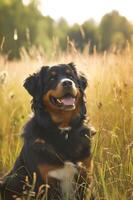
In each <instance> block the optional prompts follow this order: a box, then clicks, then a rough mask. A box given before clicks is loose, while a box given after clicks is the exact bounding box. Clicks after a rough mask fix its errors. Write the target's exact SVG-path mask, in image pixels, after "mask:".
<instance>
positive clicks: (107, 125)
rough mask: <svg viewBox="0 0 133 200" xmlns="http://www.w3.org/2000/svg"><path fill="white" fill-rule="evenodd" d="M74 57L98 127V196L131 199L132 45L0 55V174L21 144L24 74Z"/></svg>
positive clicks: (26, 103)
mask: <svg viewBox="0 0 133 200" xmlns="http://www.w3.org/2000/svg"><path fill="white" fill-rule="evenodd" d="M71 61H73V62H75V63H76V65H77V66H78V68H79V70H81V71H83V72H84V73H85V74H86V76H87V77H88V82H89V86H88V89H87V91H86V94H87V108H88V115H89V116H90V120H91V123H92V124H93V125H94V126H95V128H96V129H97V134H96V136H95V137H94V139H93V155H94V185H95V194H96V199H99V200H104V199H106V200H132V199H133V51H132V50H131V49H129V48H127V49H126V50H125V51H124V52H123V53H121V54H119V53H117V54H114V53H111V52H110V53H106V52H105V53H104V54H102V55H99V54H97V53H96V52H94V54H93V55H91V56H90V55H88V53H87V52H86V51H84V52H83V54H80V53H79V52H78V51H77V50H76V49H75V48H74V47H73V49H72V48H71V49H69V52H67V53H66V54H63V53H62V54H59V55H56V54H55V56H53V57H52V59H49V60H48V59H47V58H46V57H45V56H42V57H37V59H33V58H32V60H31V59H30V58H29V57H27V56H24V57H23V59H22V60H21V61H19V62H17V61H16V62H15V61H14V62H8V61H5V59H4V58H3V57H0V124H1V126H0V174H1V175H3V174H4V173H6V172H7V171H8V170H10V169H11V167H12V165H13V163H14V161H15V159H16V157H17V155H18V153H19V151H20V148H21V144H22V141H21V138H20V133H21V131H22V127H23V125H24V124H25V122H26V120H27V119H28V116H29V114H30V112H31V110H30V97H29V95H28V94H27V92H26V91H25V90H24V89H23V87H22V84H23V80H24V79H25V77H26V76H27V75H28V74H29V73H32V72H33V71H36V70H37V69H38V67H39V66H41V65H42V64H44V65H53V64H57V63H68V62H71Z"/></svg>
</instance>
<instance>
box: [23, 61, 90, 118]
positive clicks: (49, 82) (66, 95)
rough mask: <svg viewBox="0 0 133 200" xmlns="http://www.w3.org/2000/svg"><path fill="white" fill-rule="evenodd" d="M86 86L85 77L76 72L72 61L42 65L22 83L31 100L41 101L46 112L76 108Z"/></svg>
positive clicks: (67, 110)
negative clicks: (55, 64) (49, 65)
mask: <svg viewBox="0 0 133 200" xmlns="http://www.w3.org/2000/svg"><path fill="white" fill-rule="evenodd" d="M86 86H87V80H86V78H85V77H84V76H83V75H81V74H80V75H79V74H78V72H77V70H76V68H75V65H74V64H73V63H69V64H60V65H57V66H52V67H48V66H45V67H42V68H41V70H40V71H39V72H38V73H35V74H33V75H31V76H29V77H28V78H27V79H26V80H25V83H24V87H25V88H26V89H27V90H28V92H29V93H30V95H32V97H33V102H34V101H41V103H42V105H43V106H44V108H45V109H46V110H47V111H48V112H50V113H52V112H54V113H55V112H56V113H57V114H59V113H60V112H63V113H64V112H67V113H68V112H70V111H71V112H72V111H75V110H76V109H78V108H79V107H80V106H81V104H83V98H84V90H85V88H86ZM62 117H63V116H62Z"/></svg>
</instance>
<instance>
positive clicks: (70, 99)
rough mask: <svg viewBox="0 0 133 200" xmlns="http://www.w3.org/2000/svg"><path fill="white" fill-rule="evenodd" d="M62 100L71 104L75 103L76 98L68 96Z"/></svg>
mask: <svg viewBox="0 0 133 200" xmlns="http://www.w3.org/2000/svg"><path fill="white" fill-rule="evenodd" d="M61 102H62V103H63V104H64V105H65V106H71V105H73V104H74V103H75V98H72V97H67V98H64V99H61Z"/></svg>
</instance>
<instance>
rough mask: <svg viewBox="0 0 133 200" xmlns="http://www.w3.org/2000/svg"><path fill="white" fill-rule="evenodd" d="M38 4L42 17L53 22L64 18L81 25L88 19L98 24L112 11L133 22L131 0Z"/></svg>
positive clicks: (67, 0) (66, 0) (42, 0)
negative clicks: (46, 17) (47, 16)
mask: <svg viewBox="0 0 133 200" xmlns="http://www.w3.org/2000/svg"><path fill="white" fill-rule="evenodd" d="M23 1H28V0H23ZM40 4H41V6H40V9H41V12H42V13H43V14H44V15H49V16H51V17H52V18H53V19H55V20H58V19H59V18H60V17H64V18H65V19H66V20H67V21H68V22H69V23H70V24H73V23H75V22H78V23H82V22H84V21H85V20H87V19H90V18H93V19H94V20H95V21H96V22H99V21H100V20H101V17H102V16H103V15H104V14H106V13H108V12H111V11H112V10H118V11H119V13H120V14H121V15H123V16H125V17H127V19H128V20H129V21H132V22H133V1H132V0H40Z"/></svg>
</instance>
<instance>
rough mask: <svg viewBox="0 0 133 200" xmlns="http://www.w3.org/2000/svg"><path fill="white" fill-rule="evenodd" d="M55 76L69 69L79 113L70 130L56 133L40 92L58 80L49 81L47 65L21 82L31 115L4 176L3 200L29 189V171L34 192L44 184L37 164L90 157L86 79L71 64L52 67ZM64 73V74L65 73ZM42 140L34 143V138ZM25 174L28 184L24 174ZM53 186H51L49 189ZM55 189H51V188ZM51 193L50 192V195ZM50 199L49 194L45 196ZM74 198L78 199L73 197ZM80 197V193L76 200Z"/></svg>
mask: <svg viewBox="0 0 133 200" xmlns="http://www.w3.org/2000/svg"><path fill="white" fill-rule="evenodd" d="M54 68H55V69H56V70H57V71H58V74H59V77H64V69H67V68H68V69H70V70H71V71H72V76H73V81H74V82H75V84H76V87H78V88H79V90H80V92H81V95H82V101H81V105H80V115H79V116H78V117H76V118H75V119H73V120H72V121H71V122H70V126H71V130H70V131H69V132H68V133H66V134H67V135H68V139H67V140H66V139H65V134H61V133H60V129H59V127H58V124H55V123H54V122H53V121H52V119H51V116H50V114H49V112H48V111H47V109H46V108H45V107H44V105H43V102H42V95H44V94H45V93H46V92H47V91H48V90H49V89H51V88H52V89H54V88H55V87H56V85H57V83H58V81H59V80H57V79H56V80H54V81H53V82H52V83H51V82H50V81H49V70H50V69H51V68H50V67H48V66H46V67H42V68H41V70H40V71H39V72H38V73H35V74H33V75H31V76H29V77H28V78H27V79H26V80H25V83H24V87H25V88H26V90H27V91H28V92H29V94H30V95H31V96H32V97H33V100H32V109H33V111H34V116H33V117H32V118H31V119H30V121H29V122H28V123H27V124H26V125H25V127H24V131H23V135H22V137H23V138H24V145H23V148H22V151H21V153H20V155H19V156H18V159H17V160H16V163H15V165H14V168H13V169H12V171H11V172H10V173H9V174H8V176H6V177H5V178H4V181H3V184H2V187H1V194H2V197H3V199H4V200H12V199H13V195H16V196H18V197H21V196H22V195H23V194H24V192H25V191H26V190H28V191H29V190H30V189H31V188H30V185H32V183H33V173H34V172H35V173H36V175H37V176H36V177H37V180H36V183H35V187H34V192H35V193H37V192H38V189H39V187H40V186H41V185H42V184H44V182H43V180H42V178H41V175H40V172H39V171H38V169H37V166H38V165H39V164H51V165H57V166H58V165H59V166H61V165H62V166H63V165H64V161H71V162H73V163H74V164H76V163H77V162H79V161H82V160H84V159H86V158H88V157H90V156H91V140H90V137H91V130H90V129H89V128H88V127H87V126H85V125H84V119H85V118H86V106H85V102H84V90H85V88H86V86H87V80H86V78H85V77H84V76H83V75H79V74H78V72H77V70H76V68H75V65H74V64H73V63H69V64H67V65H66V64H62V65H60V66H54ZM65 76H66V75H65ZM38 138H39V139H41V140H42V141H45V142H44V143H41V144H39V143H36V140H37V139H38ZM26 176H27V177H28V182H29V184H27V183H26V180H25V177H26ZM53 189H54V188H53ZM53 192H55V191H53ZM50 195H52V192H51V194H50ZM48 198H49V199H50V200H54V198H53V197H51V196H49V197H48ZM77 199H78V198H77ZM82 199H83V196H82V195H81V198H80V200H82Z"/></svg>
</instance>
